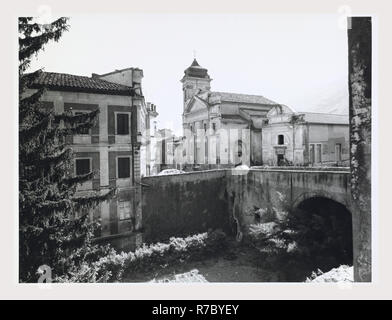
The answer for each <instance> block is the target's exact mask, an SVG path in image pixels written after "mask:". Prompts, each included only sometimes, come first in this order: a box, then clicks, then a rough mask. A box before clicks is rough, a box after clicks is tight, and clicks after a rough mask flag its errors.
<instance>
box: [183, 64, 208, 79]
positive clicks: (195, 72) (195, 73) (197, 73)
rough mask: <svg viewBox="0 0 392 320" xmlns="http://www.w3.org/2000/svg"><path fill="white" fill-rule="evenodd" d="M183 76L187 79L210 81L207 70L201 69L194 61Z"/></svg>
mask: <svg viewBox="0 0 392 320" xmlns="http://www.w3.org/2000/svg"><path fill="white" fill-rule="evenodd" d="M184 74H185V76H188V77H194V78H204V79H210V76H209V75H208V70H207V69H206V68H203V67H201V66H200V65H199V63H198V62H197V60H196V59H193V62H192V64H191V65H190V66H189V67H188V68H187V69H185V70H184Z"/></svg>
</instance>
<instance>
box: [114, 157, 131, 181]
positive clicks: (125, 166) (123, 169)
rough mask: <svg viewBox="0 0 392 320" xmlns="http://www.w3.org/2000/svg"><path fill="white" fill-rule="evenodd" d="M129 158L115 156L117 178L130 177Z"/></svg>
mask: <svg viewBox="0 0 392 320" xmlns="http://www.w3.org/2000/svg"><path fill="white" fill-rule="evenodd" d="M130 167H131V166H130V158H129V157H122V158H117V168H118V178H120V179H121V178H130V176H131V172H130Z"/></svg>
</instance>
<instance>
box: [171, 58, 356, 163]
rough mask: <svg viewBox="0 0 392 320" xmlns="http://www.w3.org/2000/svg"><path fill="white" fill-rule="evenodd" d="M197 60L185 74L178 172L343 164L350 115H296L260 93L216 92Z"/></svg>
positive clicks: (302, 113) (176, 158) (182, 80)
mask: <svg viewBox="0 0 392 320" xmlns="http://www.w3.org/2000/svg"><path fill="white" fill-rule="evenodd" d="M211 81H212V79H211V77H210V75H209V74H208V70H207V69H206V68H203V67H201V66H200V65H199V63H198V62H197V61H196V59H194V60H193V63H192V64H191V65H190V66H189V67H188V68H187V69H185V71H184V76H183V78H182V79H181V82H182V89H183V114H182V124H183V135H184V136H183V138H182V143H181V144H179V145H178V146H177V149H176V150H175V151H174V154H175V155H176V156H175V159H174V163H173V164H174V165H175V167H176V168H178V169H185V170H186V169H189V170H202V169H212V168H225V167H234V166H238V165H246V166H260V165H269V166H276V165H299V166H303V165H307V166H319V165H330V164H334V165H344V163H345V162H346V161H347V160H348V154H349V140H348V135H349V127H348V115H335V114H323V113H311V112H296V111H294V110H293V109H292V108H290V107H288V106H285V105H283V104H279V103H277V102H274V101H272V100H270V99H267V98H265V97H264V96H261V95H248V94H238V93H229V92H217V91H211Z"/></svg>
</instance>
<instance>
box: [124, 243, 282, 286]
mask: <svg viewBox="0 0 392 320" xmlns="http://www.w3.org/2000/svg"><path fill="white" fill-rule="evenodd" d="M255 255H256V252H255V250H254V249H252V248H249V247H245V246H238V247H234V248H233V249H232V250H231V251H230V253H229V254H225V255H223V256H220V257H211V258H208V259H204V260H203V261H189V262H183V263H181V262H179V264H178V265H176V266H170V267H164V268H162V269H160V270H159V271H157V272H154V273H150V274H135V275H132V277H125V278H124V279H123V282H148V281H151V280H153V279H157V280H159V279H162V278H172V277H173V276H174V275H176V274H182V273H186V272H190V271H191V270H194V269H196V270H198V272H199V274H200V275H202V276H203V277H204V278H205V279H206V280H207V281H208V282H276V281H279V278H278V275H277V274H274V273H273V272H268V271H265V270H261V269H260V268H258V267H257V265H256V263H255Z"/></svg>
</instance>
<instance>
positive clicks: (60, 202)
mask: <svg viewBox="0 0 392 320" xmlns="http://www.w3.org/2000/svg"><path fill="white" fill-rule="evenodd" d="M67 22H68V19H67V18H60V19H57V20H56V21H54V22H52V23H50V24H46V25H42V24H38V23H36V22H35V20H34V19H33V18H30V17H24V18H19V280H20V281H21V282H36V281H37V279H38V277H39V274H37V271H38V268H39V267H40V266H41V265H47V266H49V267H50V268H51V269H52V275H53V276H54V277H57V279H67V277H70V274H74V273H75V272H77V270H78V269H79V268H81V266H82V265H83V267H84V268H85V266H86V263H87V264H88V263H92V262H93V261H95V260H96V259H98V258H99V257H100V256H101V255H102V254H105V252H107V250H108V247H105V248H103V247H99V246H97V245H93V244H92V239H93V237H94V231H95V229H96V228H97V226H98V223H97V222H91V221H90V219H89V214H88V213H89V211H90V210H91V209H92V208H94V206H96V205H97V204H98V203H99V202H101V201H105V200H107V199H109V198H110V197H112V196H113V195H114V193H115V190H114V189H112V190H110V191H109V192H106V193H104V194H102V193H101V192H98V191H97V192H95V193H90V194H88V195H85V196H80V195H79V196H78V194H77V193H76V187H77V185H78V184H80V183H83V182H85V181H87V180H89V179H91V178H92V177H93V174H94V173H93V172H91V173H88V174H85V175H81V176H73V175H72V174H71V171H72V159H73V156H72V150H71V148H70V147H69V146H67V144H66V139H65V138H66V136H68V135H72V134H77V133H81V132H82V131H83V130H85V129H86V128H91V127H92V126H93V125H94V123H95V121H96V118H97V115H98V112H99V111H98V110H95V111H93V112H90V113H87V114H82V115H75V116H73V115H72V114H69V113H62V114H56V113H55V112H54V110H52V109H51V108H48V107H47V106H45V105H44V104H43V103H42V102H40V98H41V97H42V95H43V94H44V93H45V88H41V89H39V90H31V89H29V88H30V87H31V84H32V83H33V82H34V81H35V79H37V77H38V76H39V75H40V73H41V72H42V70H37V71H35V72H32V73H27V72H26V71H27V70H28V68H29V65H30V62H31V58H32V57H33V56H34V55H36V54H37V53H38V52H39V51H40V50H42V49H43V48H44V45H45V44H47V43H48V42H49V41H58V40H59V39H60V37H61V35H62V34H63V32H65V31H67V30H68V27H69V26H68V24H67ZM73 278H74V277H73Z"/></svg>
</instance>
